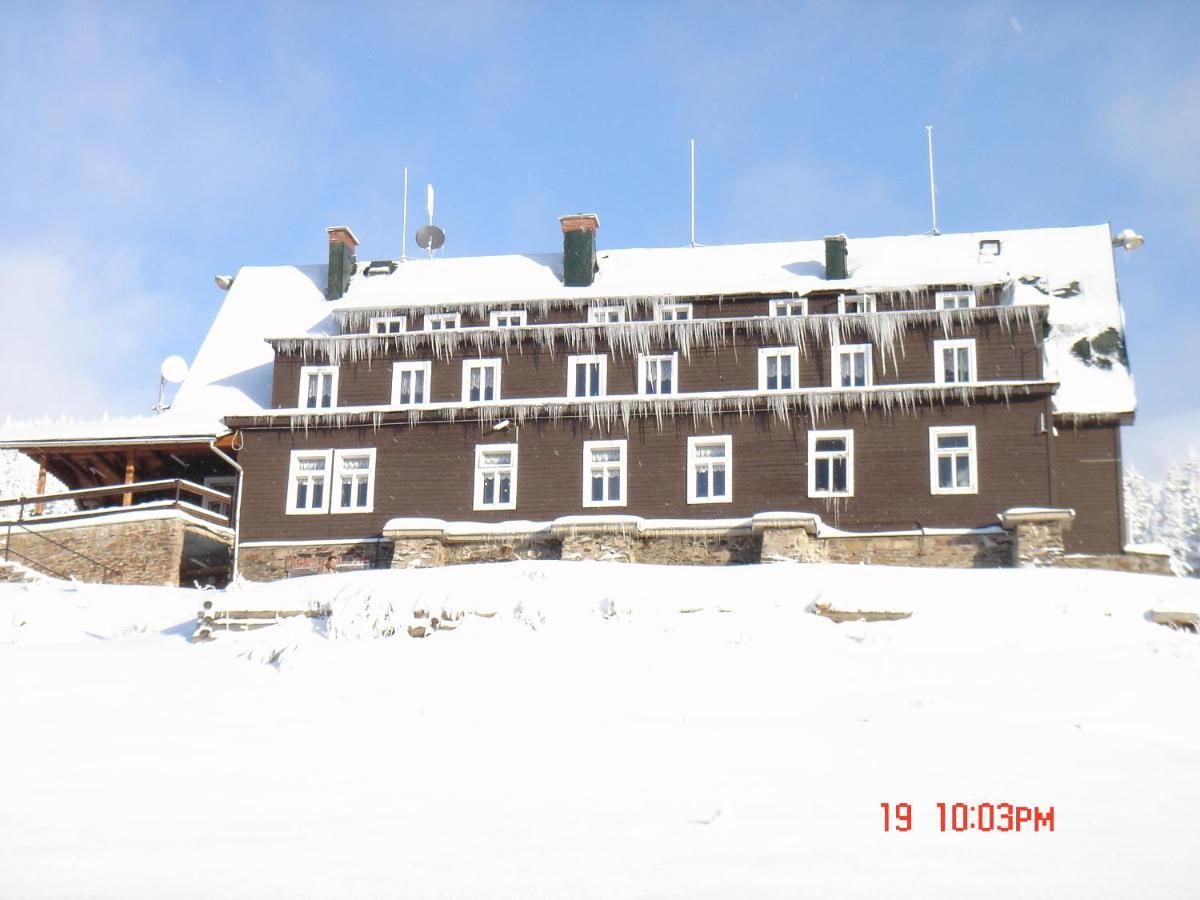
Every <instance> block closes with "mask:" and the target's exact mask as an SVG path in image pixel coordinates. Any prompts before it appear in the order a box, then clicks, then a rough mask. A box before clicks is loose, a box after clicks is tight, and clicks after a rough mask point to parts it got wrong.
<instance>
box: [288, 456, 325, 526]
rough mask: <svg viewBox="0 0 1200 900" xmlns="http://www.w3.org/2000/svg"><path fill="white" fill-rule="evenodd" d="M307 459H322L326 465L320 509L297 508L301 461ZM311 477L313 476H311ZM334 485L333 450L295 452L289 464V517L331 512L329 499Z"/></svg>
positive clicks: (320, 514)
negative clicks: (297, 487)
mask: <svg viewBox="0 0 1200 900" xmlns="http://www.w3.org/2000/svg"><path fill="white" fill-rule="evenodd" d="M305 459H321V460H323V461H324V463H325V468H324V470H323V472H324V490H323V492H322V494H321V505H320V506H319V507H312V506H306V507H304V508H303V509H301V508H299V507H298V506H296V481H297V479H298V478H299V476H300V461H301V460H305ZM310 477H311V476H310ZM332 484H333V451H332V450H293V451H292V455H291V460H290V462H289V463H288V477H287V497H286V498H285V503H286V510H287V514H288V515H289V516H322V515H325V513H327V512H329V497H330V493H331V489H332Z"/></svg>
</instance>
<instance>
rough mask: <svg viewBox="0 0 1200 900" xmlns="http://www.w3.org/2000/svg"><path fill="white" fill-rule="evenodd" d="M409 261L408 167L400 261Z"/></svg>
mask: <svg viewBox="0 0 1200 900" xmlns="http://www.w3.org/2000/svg"><path fill="white" fill-rule="evenodd" d="M406 259H408V166H405V167H404V225H403V226H402V227H401V229H400V261H401V262H403V261H404V260H406Z"/></svg>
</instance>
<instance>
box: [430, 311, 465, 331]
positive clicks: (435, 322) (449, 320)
mask: <svg viewBox="0 0 1200 900" xmlns="http://www.w3.org/2000/svg"><path fill="white" fill-rule="evenodd" d="M461 327H462V313H456V312H455V313H428V314H427V315H426V316H425V330H426V331H448V330H449V329H451V328H461Z"/></svg>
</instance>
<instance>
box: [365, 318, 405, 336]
mask: <svg viewBox="0 0 1200 900" xmlns="http://www.w3.org/2000/svg"><path fill="white" fill-rule="evenodd" d="M407 330H408V317H407V316H375V317H374V318H372V319H371V334H401V333H402V332H404V331H407Z"/></svg>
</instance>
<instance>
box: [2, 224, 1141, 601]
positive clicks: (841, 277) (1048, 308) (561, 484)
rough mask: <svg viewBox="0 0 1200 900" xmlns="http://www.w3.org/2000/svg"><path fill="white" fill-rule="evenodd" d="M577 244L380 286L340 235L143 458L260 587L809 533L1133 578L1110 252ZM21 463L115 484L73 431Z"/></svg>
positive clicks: (377, 274) (237, 287)
mask: <svg viewBox="0 0 1200 900" xmlns="http://www.w3.org/2000/svg"><path fill="white" fill-rule="evenodd" d="M560 223H561V229H562V239H563V249H562V252H561V253H553V254H546V255H527V256H519V255H514V256H499V257H482V258H449V257H445V258H433V259H426V258H421V259H407V260H400V261H396V260H382V261H366V260H359V259H357V246H358V241H357V239H356V237H355V235H354V234H353V232H352V231H351V230H350V229H349V228H344V227H335V228H330V229H328V230H327V232H328V249H329V263H328V265H327V266H314V267H307V268H296V267H273V268H245V269H243V270H242V271H241V272H239V273H238V275H237V276H236V277H235V278H234V279H233V282H232V286H231V287H229V289H228V296H227V298H226V301H225V304H224V306H223V307H222V310H221V312H220V314H219V315H218V317H217V320H216V322H215V323H214V325H213V328H212V330H211V332H210V334H209V335H208V337H207V339H206V340H205V342H204V344H203V346H202V348H201V350H200V352H199V354H198V355H197V359H196V361H195V364H194V365H193V367H192V370H191V373H190V375H189V378H188V380H187V381H186V382H185V383H184V385H183V387H182V388H181V390H180V392H179V395H178V397H177V399H176V401H175V404H174V408H173V409H172V410H171V411H170V412H168V413H164V414H163V415H162V416H159V417H155V418H154V419H152V420H149V421H150V422H152V423H153V430H154V436H153V437H151V438H147V437H146V435H144V434H143V435H142V436H141V437H139V436H138V434H137V432H138V430H139V428H142V430H145V429H144V428H143V426H142V425H139V424H138V422H140V421H142V420H133V424H131V425H130V426H129V427H128V429H127V430H128V432H129V434H127V435H124V437H125V439H126V441H127V446H125V447H123V451H125V452H126V455H127V456H128V457H129V459H130V460H132V459H133V457H132V455H131V454H130V453H129V452H127V451H128V450H129V448H133V447H137V448H143V449H144V448H149V449H148V451H147V452H149V453H153V454H154V458H155V459H157V460H159V461H160V462H161V461H162V460H167V464H166V465H165V467H164V468H163V469H162V471H161V472H159V474H160V475H162V476H163V477H167V478H187V477H189V476H188V471H189V470H190V471H191V472H193V473H198V476H197V478H196V479H195V480H197V481H199V480H201V479H202V478H207V479H208V486H209V487H210V488H211V487H213V486H214V481H213V478H214V477H215V478H218V479H221V478H223V479H224V480H221V481H219V483H217V484H216V486H217V487H218V488H219V489H221V490H228V491H229V493H230V494H234V495H235V496H234V497H233V498H232V499H231V500H230V501H229V503H228V509H227V510H226V512H227V514H228V517H229V518H228V521H227V522H226V523H225V524H226V525H228V526H229V528H230V531H231V533H232V534H233V535H235V538H234V540H235V541H236V548H237V550H236V553H237V555H238V556H239V557H240V560H241V568H242V571H243V572H244V573H246V574H247V575H249V576H252V577H270V576H274V575H283V574H297V573H299V572H302V571H312V570H313V569H317V568H327V567H335V566H346V565H357V566H362V565H385V564H389V563H390V562H391V561H392V555H391V549H390V548H392V547H394V546H396V545H397V542H398V541H403V540H404V539H406V538H409V537H411V538H414V539H415V538H422V539H427V538H430V537H431V536H439V537H440V539H444V540H454V539H455V538H454V535H458V536H459V538H460V539H464V540H465V538H463V536H464V535H471V536H475V537H476V538H478V539H479V540H480V541H485V540H491V541H492V543H493V544H494V543H495V541H496V539H497V536H504V535H510V536H511V535H521V536H523V538H524V539H531V538H532V537H533V536H536V535H538V534H542V535H548V534H552V533H553V534H561V533H563V532H562V529H563V528H564V527H569V528H572V529H579V528H584V527H589V526H590V527H594V528H602V527H603V526H604V525H605V524H606V523H609V524H612V525H613V526H614V527H616V526H619V527H620V528H625V529H628V528H634V527H647V528H658V529H659V531H660V532H664V533H665V532H670V533H674V534H679V535H687V534H689V533H691V534H693V535H698V534H703V535H705V536H706V539H710V540H711V539H712V537H713V536H714V535H720V534H721V533H722V531H725V532H728V533H730V534H733V533H735V532H737V531H738V529H739V527H742V525H744V524H745V523H747V522H751V521H764V517H766V518H769V516H770V515H771V514H782V513H794V514H800V515H808V516H810V517H811V518H812V520H813V521H816V522H818V523H819V527H818V532H819V533H821V534H824V535H840V534H844V533H846V532H854V533H881V532H882V533H889V534H932V533H946V534H953V533H963V534H966V533H974V534H988V533H992V532H996V531H999V530H1001V529H1000V525H999V523H998V518H997V517H998V515H999V514H1001V513H1002V512H1004V511H1006V510H1013V509H1019V510H1025V511H1026V513H1027V514H1031V512H1032V511H1037V510H1045V511H1052V510H1063V511H1065V510H1072V511H1073V513H1074V517H1073V518H1074V521H1073V527H1071V528H1070V529H1069V530H1068V531H1066V533H1065V536H1064V541H1065V548H1064V549H1065V550H1066V551H1067V552H1068V553H1077V554H1089V555H1116V554H1121V553H1122V551H1123V549H1124V538H1123V515H1122V508H1121V450H1120V427H1121V426H1122V425H1125V424H1129V423H1131V422H1132V420H1133V415H1134V393H1133V384H1132V379H1131V377H1130V375H1129V369H1128V364H1127V360H1126V356H1125V352H1124V333H1123V317H1122V311H1121V307H1120V303H1119V299H1118V295H1117V284H1116V277H1115V272H1114V263H1113V249H1112V239H1111V237H1110V234H1109V231H1108V228H1107V227H1106V226H1087V227H1076V228H1061V229H1037V230H1024V231H1006V232H994V233H979V234H958V235H936V236H933V235H922V236H911V237H888V238H862V239H848V238H846V237H845V236H842V235H838V236H834V237H828V238H825V239H824V240H823V241H809V242H794V243H774V244H759V245H740V246H722V247H686V248H671V249H647V250H620V251H617V250H614V251H604V250H602V249H600V248H599V247H598V245H597V235H598V229H599V222H598V219H597V217H596V216H594V215H586V214H585V215H572V216H564V217H563V218H562V219H561V220H560ZM112 430H113V429H112V428H111V427H109V428H108V431H109V433H110V437H112V435H111V432H112ZM118 430H119V429H118ZM120 437H121V436H120V435H118V436H116V439H117V440H118V443H119V439H120ZM168 438H169V440H168ZM156 441H158V442H159V443H161V444H162V446H161V447H157V446H156V443H155V442H156ZM172 441H173V442H174V443H173V444H171V447H170V448H168V447H167V445H168V444H170V443H171V442H172ZM186 441H191V442H192V444H191V445H187V446H189V448H190V451H191V454H190V455H188V454H186V453H183V452H181V448H183V447H184V446H185V444H184V443H181V442H186ZM3 446H10V447H17V448H19V449H22V450H24V451H25V452H27V453H29V454H30V455H33V456H35V458H38V459H40V460H42V461H43V463H44V465H46V466H47V467H48V468H49V470H50V471H53V472H54V473H55V474H56V475H58V476H59V477H60V478H63V479H64V480H65V481H67V483H68V484H71V485H73V486H79V487H84V486H91V485H88V484H87V481H88V479H87V478H85V477H83V475H82V474H81V472H85V471H86V470H84V469H81V468H80V467H79V466H78V465H76V466H75V468H72V467H71V465H69V458H70V457H71V452H70V451H71V449H72V448H70V447H67V446H66V445H65V444H64V443H63V442H62V441H56V438H55V435H54V434H53V429H43V430H42V431H41V432H40V433H32V434H31V433H26V434H23V435H21V434H10V435H7V436H5V440H4V441H3ZM74 446H75V447H76V448H77V447H79V446H82V445H80V444H78V443H76V444H75V445H74ZM159 450H163V451H165V452H158V451H159ZM76 455H77V454H76ZM172 459H173V460H175V461H177V462H178V464H179V465H177V466H174V467H173V466H172V464H170V461H171V460H172ZM130 465H134V462H130ZM180 466H182V468H180ZM239 469H240V472H239V471H238V470H239ZM235 477H236V478H238V481H237V482H235V481H234V480H233V479H234V478H235ZM207 505H210V506H211V503H209V504H207ZM756 517H757V518H756ZM556 523H557V525H558V530H557V531H555V524H556ZM536 543H537V542H536V541H534V542H533V543H532V544H530V546H533V545H534V544H536ZM532 552H533V551H531V553H532ZM535 555H536V554H535Z"/></svg>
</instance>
